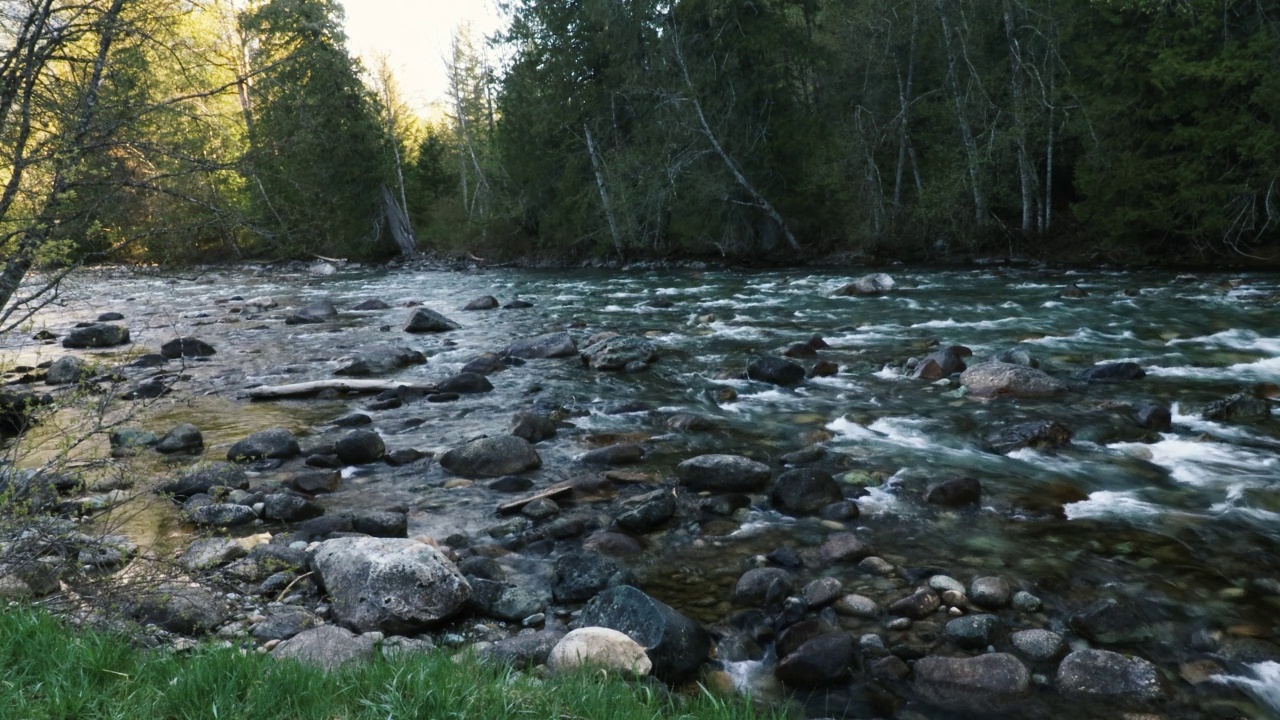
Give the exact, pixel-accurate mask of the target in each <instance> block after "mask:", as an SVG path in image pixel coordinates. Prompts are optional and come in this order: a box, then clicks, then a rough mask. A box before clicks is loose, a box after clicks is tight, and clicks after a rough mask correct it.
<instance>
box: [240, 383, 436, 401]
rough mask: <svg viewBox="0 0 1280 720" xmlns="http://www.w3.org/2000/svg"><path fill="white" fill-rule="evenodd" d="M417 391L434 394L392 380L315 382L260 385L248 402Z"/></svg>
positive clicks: (427, 387)
mask: <svg viewBox="0 0 1280 720" xmlns="http://www.w3.org/2000/svg"><path fill="white" fill-rule="evenodd" d="M400 388H404V389H406V390H418V391H421V392H425V393H431V392H435V390H436V387H435V386H434V385H420V384H415V383H404V382H395V381H392V380H315V381H312V382H302V383H292V384H290V385H262V386H260V387H256V388H250V389H249V399H250V400H283V399H285V398H297V397H306V396H308V395H315V394H316V393H320V392H324V391H325V390H336V391H338V392H347V393H380V392H385V391H387V390H399V389H400Z"/></svg>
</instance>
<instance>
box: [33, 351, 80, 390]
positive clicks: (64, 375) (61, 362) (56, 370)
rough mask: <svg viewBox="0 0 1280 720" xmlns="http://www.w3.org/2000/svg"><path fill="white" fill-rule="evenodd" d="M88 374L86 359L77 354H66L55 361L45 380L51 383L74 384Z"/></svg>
mask: <svg viewBox="0 0 1280 720" xmlns="http://www.w3.org/2000/svg"><path fill="white" fill-rule="evenodd" d="M87 374H88V369H87V368H86V367H85V362H84V360H81V359H80V358H78V357H76V356H75V355H66V356H64V357H60V358H58V359H57V360H54V361H53V364H52V365H50V366H49V371H48V372H47V373H46V374H45V377H44V381H45V383H47V384H49V385H74V384H75V383H78V382H80V380H81V379H83V378H84V377H85V375H87Z"/></svg>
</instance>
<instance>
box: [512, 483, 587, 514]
mask: <svg viewBox="0 0 1280 720" xmlns="http://www.w3.org/2000/svg"><path fill="white" fill-rule="evenodd" d="M572 492H573V484H572V483H561V484H559V485H553V486H551V487H549V488H547V489H546V490H543V491H542V492H540V493H538V494H536V495H530V496H528V497H524V498H520V499H519V500H514V501H512V502H509V503H506V504H505V505H499V506H498V514H500V515H510V514H511V513H513V512H519V511H520V510H521V509H523V508H524V506H525V505H528V504H529V503H531V502H533V501H534V500H541V499H542V498H548V499H554V498H558V497H561V496H563V495H568V494H570V493H572Z"/></svg>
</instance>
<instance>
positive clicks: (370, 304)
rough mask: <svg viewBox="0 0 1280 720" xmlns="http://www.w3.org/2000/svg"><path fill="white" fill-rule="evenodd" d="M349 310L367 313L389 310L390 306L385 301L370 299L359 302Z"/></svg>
mask: <svg viewBox="0 0 1280 720" xmlns="http://www.w3.org/2000/svg"><path fill="white" fill-rule="evenodd" d="M351 309H352V310H359V311H360V312H368V311H370V310H390V309H391V306H390V305H388V304H387V302H386V301H385V300H379V299H378V298H370V299H368V300H361V301H360V302H358V303H356V304H355V305H353V306H352V307H351Z"/></svg>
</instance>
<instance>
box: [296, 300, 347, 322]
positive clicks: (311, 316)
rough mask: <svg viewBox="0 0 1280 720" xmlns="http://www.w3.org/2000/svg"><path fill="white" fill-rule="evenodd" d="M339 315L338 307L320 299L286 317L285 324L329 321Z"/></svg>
mask: <svg viewBox="0 0 1280 720" xmlns="http://www.w3.org/2000/svg"><path fill="white" fill-rule="evenodd" d="M337 316H338V309H337V308H335V307H334V306H333V303H331V302H329V301H328V300H320V301H317V302H313V303H311V304H309V305H306V306H305V307H303V308H302V309H301V310H299V311H298V312H296V313H294V314H292V315H290V316H288V317H286V318H285V319H284V323H285V325H308V324H314V323H322V322H328V321H330V320H332V319H334V318H335V317H337Z"/></svg>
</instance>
